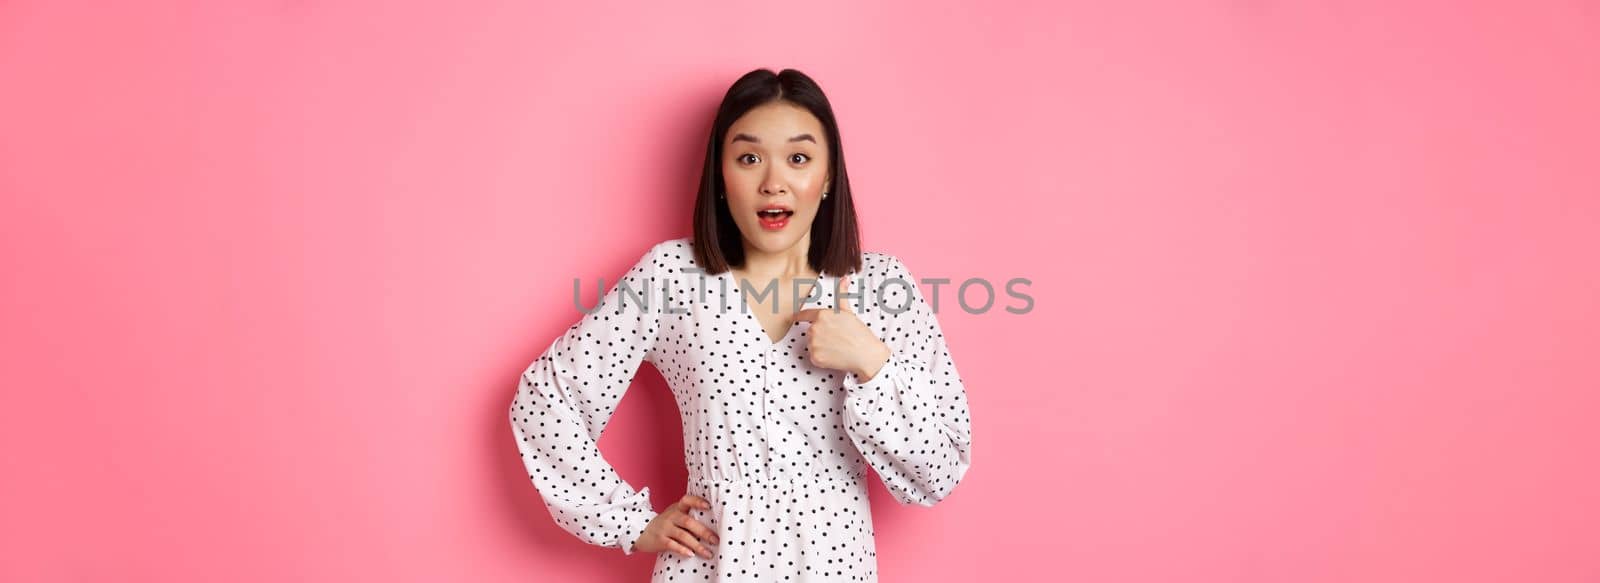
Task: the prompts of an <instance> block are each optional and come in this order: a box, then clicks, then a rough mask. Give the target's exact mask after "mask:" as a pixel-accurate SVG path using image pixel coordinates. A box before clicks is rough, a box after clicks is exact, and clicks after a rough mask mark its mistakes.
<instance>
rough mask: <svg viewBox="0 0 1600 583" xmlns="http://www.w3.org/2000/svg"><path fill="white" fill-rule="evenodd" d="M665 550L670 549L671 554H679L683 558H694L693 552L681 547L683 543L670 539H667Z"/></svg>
mask: <svg viewBox="0 0 1600 583" xmlns="http://www.w3.org/2000/svg"><path fill="white" fill-rule="evenodd" d="M667 548H669V549H672V552H675V553H678V554H681V555H683V556H685V557H693V556H694V551H691V550H689V547H686V546H683V543H680V542H678V541H675V540H672V538H671V537H668V538H667Z"/></svg>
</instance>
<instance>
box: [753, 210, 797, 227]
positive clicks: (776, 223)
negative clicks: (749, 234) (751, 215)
mask: <svg viewBox="0 0 1600 583" xmlns="http://www.w3.org/2000/svg"><path fill="white" fill-rule="evenodd" d="M770 209H778V210H783V211H787V212H788V214H786V215H783V216H780V217H778V218H776V219H770V218H767V217H764V216H761V215H760V213H761V212H762V211H766V210H770ZM756 213H757V216H756V220H758V221H760V222H761V228H762V229H764V230H767V231H781V230H783V228H784V227H787V226H789V219H790V218H793V217H794V209H792V208H789V207H787V206H784V205H781V204H768V205H764V206H762V207H761V208H759V209H756Z"/></svg>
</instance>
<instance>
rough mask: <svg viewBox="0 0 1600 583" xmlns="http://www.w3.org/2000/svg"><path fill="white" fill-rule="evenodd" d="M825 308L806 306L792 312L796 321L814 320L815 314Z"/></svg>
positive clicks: (815, 318)
mask: <svg viewBox="0 0 1600 583" xmlns="http://www.w3.org/2000/svg"><path fill="white" fill-rule="evenodd" d="M825 309H827V308H806V309H804V310H800V311H798V312H795V313H794V321H796V322H816V321H817V314H818V313H819V312H821V311H823V310H825Z"/></svg>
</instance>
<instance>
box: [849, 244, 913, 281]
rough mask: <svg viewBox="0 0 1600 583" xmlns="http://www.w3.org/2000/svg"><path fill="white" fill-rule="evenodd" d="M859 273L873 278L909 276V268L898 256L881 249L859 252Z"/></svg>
mask: <svg viewBox="0 0 1600 583" xmlns="http://www.w3.org/2000/svg"><path fill="white" fill-rule="evenodd" d="M860 273H861V275H863V276H865V277H867V278H869V279H874V280H883V279H890V278H896V277H898V278H903V279H904V278H909V277H910V274H911V272H910V270H909V269H907V268H906V264H905V263H903V262H901V261H900V257H899V256H896V255H893V254H891V253H886V252H883V251H862V252H861V272H860Z"/></svg>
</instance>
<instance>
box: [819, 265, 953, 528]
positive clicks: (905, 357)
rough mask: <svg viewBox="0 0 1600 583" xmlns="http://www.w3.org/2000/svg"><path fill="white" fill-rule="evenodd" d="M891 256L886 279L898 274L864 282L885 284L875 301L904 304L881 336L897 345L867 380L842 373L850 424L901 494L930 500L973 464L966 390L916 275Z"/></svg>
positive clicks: (885, 305) (913, 500) (884, 305)
mask: <svg viewBox="0 0 1600 583" xmlns="http://www.w3.org/2000/svg"><path fill="white" fill-rule="evenodd" d="M889 260H890V269H889V270H888V272H889V277H890V279H889V280H887V281H894V280H895V279H898V280H900V281H899V282H894V283H884V282H868V281H866V280H863V281H862V285H863V286H866V285H868V284H869V283H870V285H872V286H873V288H872V289H866V288H863V289H864V292H863V293H865V294H867V296H866V297H869V298H871V297H875V295H876V293H875V292H876V289H877V288H876V286H878V285H879V284H883V288H882V289H883V290H884V296H885V297H882V298H879V301H880V302H881V306H879V307H878V309H888V310H890V311H893V310H901V309H902V308H905V309H904V310H903V311H899V312H898V313H892V314H891V315H889V316H887V318H888V319H887V322H886V326H885V328H884V335H885V338H884V339H883V340H884V343H885V344H887V345H888V346H889V348H890V349H891V351H892V352H891V354H890V356H889V360H888V361H887V362H885V363H884V364H883V366H882V367H881V368H879V369H878V371H877V372H876V373H875V374H873V375H872V377H871V378H870V379H869V380H867V381H865V382H862V381H861V380H860V379H859V378H858V377H856V374H855V373H853V372H852V373H846V374H845V380H844V387H845V391H846V393H845V402H844V407H845V408H844V421H845V431H846V432H847V433H848V434H849V435H850V439H851V441H852V442H854V443H855V446H856V449H857V450H858V451H860V452H861V455H862V456H863V457H865V458H866V460H867V462H868V463H869V464H870V465H871V466H872V468H873V469H874V470H876V471H877V473H878V477H879V478H880V479H881V480H883V483H884V485H885V486H887V487H888V489H889V492H890V493H892V494H893V495H894V497H895V499H896V500H899V501H900V503H902V504H918V505H921V506H932V505H933V504H934V503H936V502H938V501H939V500H942V499H944V498H945V497H946V496H948V495H950V492H951V491H952V490H954V489H955V487H956V484H958V483H960V482H961V478H962V476H964V475H966V473H967V468H969V467H971V465H972V422H971V417H970V414H969V412H968V408H967V393H966V388H965V385H963V383H962V382H961V375H960V373H959V372H957V370H956V365H955V362H954V361H953V360H952V359H951V358H950V350H949V348H948V347H947V346H946V345H945V339H944V333H943V331H942V330H941V328H940V326H939V321H938V319H937V318H935V316H934V313H933V310H932V308H930V307H929V305H928V302H927V301H926V300H925V299H924V298H923V295H922V291H921V289H919V288H918V287H917V280H916V278H914V277H912V276H911V272H910V270H909V269H907V268H906V266H905V264H904V263H901V262H900V260H899V258H896V257H893V256H890V257H889ZM901 282H904V283H903V284H902V283H901ZM893 290H902V291H900V292H898V293H896V292H895V291H893ZM907 294H910V298H911V299H910V305H909V307H908V306H907V305H906V302H907V300H906V296H907Z"/></svg>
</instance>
